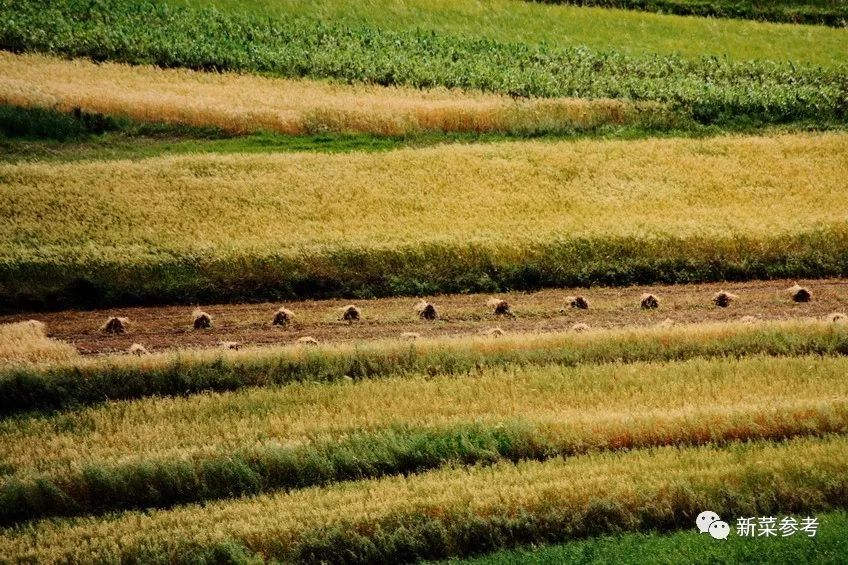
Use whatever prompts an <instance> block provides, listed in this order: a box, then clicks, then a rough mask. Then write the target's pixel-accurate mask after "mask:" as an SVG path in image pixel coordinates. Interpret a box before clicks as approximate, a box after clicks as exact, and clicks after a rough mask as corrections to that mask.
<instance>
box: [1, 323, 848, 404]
mask: <svg viewBox="0 0 848 565" xmlns="http://www.w3.org/2000/svg"><path fill="white" fill-rule="evenodd" d="M846 352H848V330H846V329H845V326H844V324H831V323H823V322H812V323H782V324H781V323H776V324H771V323H769V324H762V325H755V326H749V325H744V324H741V325H740V324H724V325H722V324H715V325H706V326H704V327H697V326H693V327H689V328H687V327H680V328H669V329H666V328H646V329H635V330H632V329H631V330H614V331H609V332H590V333H587V334H573V333H569V334H547V335H523V336H522V335H516V336H507V337H504V338H502V339H491V338H470V339H469V338H465V339H457V340H450V339H448V340H432V341H422V342H413V343H402V342H397V341H394V342H383V343H373V344H367V345H337V346H319V347H312V348H303V347H276V348H266V349H254V350H242V351H226V352H225V351H206V352H175V353H166V354H157V355H149V356H144V357H141V358H128V357H126V356H117V357H104V358H100V359H95V360H85V359H83V360H80V361H78V362H70V363H63V364H56V365H46V366H31V367H27V366H21V367H9V368H5V369H3V370H2V371H0V416H3V417H7V416H10V415H12V414H15V413H19V412H25V411H32V410H53V409H60V408H67V407H73V406H80V405H87V404H97V403H101V402H104V401H107V400H110V399H111V400H121V399H133V398H142V397H145V396H152V395H174V396H178V395H184V394H191V393H197V392H202V391H209V390H211V391H227V390H236V389H240V388H244V387H253V386H267V385H278V384H286V383H291V382H303V381H314V382H331V381H338V380H340V379H344V377H348V378H352V379H363V378H375V377H386V376H390V375H396V374H408V373H413V374H414V373H431V374H435V373H439V374H463V373H469V372H473V371H475V370H478V369H479V368H482V367H497V366H503V365H507V364H519V365H543V364H557V365H565V366H569V365H577V364H583V363H607V362H617V361H618V362H626V363H630V362H637V361H673V360H685V359H691V358H694V357H717V356H743V355H758V354H760V355H807V354H819V355H841V354H845V353H846Z"/></svg>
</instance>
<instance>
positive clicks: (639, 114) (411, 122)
mask: <svg viewBox="0 0 848 565" xmlns="http://www.w3.org/2000/svg"><path fill="white" fill-rule="evenodd" d="M0 102H2V103H5V104H13V105H17V106H23V107H39V108H55V109H59V110H62V111H65V112H71V111H73V110H74V109H77V108H79V109H82V110H84V111H86V112H93V113H99V114H106V115H110V116H124V117H128V118H132V119H135V120H139V121H145V122H166V123H172V124H182V125H189V126H198V127H210V126H212V127H217V128H221V129H223V130H225V131H228V132H232V133H250V132H257V131H263V130H264V131H273V132H278V133H284V134H310V133H326V132H340V133H370V134H376V135H404V134H410V133H416V132H475V133H496V132H503V133H521V132H539V131H550V132H556V131H564V130H568V129H588V128H593V127H597V126H600V125H606V124H619V125H620V124H628V123H636V122H639V121H640V120H646V119H650V120H652V121H653V122H657V121H659V120H662V119H664V118H663V117H664V116H665V114H666V112H665V110H664V109H663V108H662V107H661V106H659V105H657V104H641V103H640V104H634V103H628V102H622V101H618V100H578V99H544V100H543V99H536V100H514V99H512V98H510V97H509V96H502V95H496V94H483V93H479V92H464V91H457V90H447V89H433V90H417V89H412V88H401V87H383V86H365V85H357V86H351V85H341V84H331V83H328V82H322V81H316V80H288V79H280V78H269V77H260V76H251V75H242V74H235V73H204V72H196V71H190V70H184V69H160V68H156V67H149V66H129V65H122V64H115V63H101V64H95V63H92V62H91V61H87V60H79V59H78V60H72V61H69V60H64V59H59V58H55V57H48V56H43V55H32V54H25V55H15V54H12V53H0ZM668 114H669V117H666V118H665V119H667V120H668V121H669V122H670V121H671V119H672V118H671V117H670V112H669V113H668Z"/></svg>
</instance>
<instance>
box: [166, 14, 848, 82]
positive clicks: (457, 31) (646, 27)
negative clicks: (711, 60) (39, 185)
mask: <svg viewBox="0 0 848 565" xmlns="http://www.w3.org/2000/svg"><path fill="white" fill-rule="evenodd" d="M584 1H585V2H595V1H597V2H610V3H612V2H619V3H622V4H623V3H627V4H630V5H633V4H646V3H651V2H653V3H659V2H663V3H667V4H672V3H674V4H677V5H689V6H694V5H696V4H698V5H699V7H703V6H705V5H707V4H709V5H711V6H713V7H717V5H719V4H721V5H722V6H727V5H729V4H732V3H735V4H737V5H740V6H741V5H744V4H749V5H752V8H753V7H754V6H764V5H767V6H768V11H769V12H771V13H780V12H784V13H792V12H793V10H794V9H795V8H796V7H799V6H802V5H804V6H806V9H799V10H798V11H799V12H800V11H802V10H803V11H806V12H807V13H813V12H818V13H827V14H829V15H832V16H836V17H837V18H838V14H844V13H845V11H846V7H845V4H844V2H839V1H832V0H778V1H776V2H770V1H768V0H694V1H693V0H576V1H575V2H574V3H575V4H578V3H581V2H584ZM171 3H172V4H176V5H181V6H191V7H208V6H213V7H216V8H218V9H220V10H221V11H223V12H225V13H249V14H251V15H254V16H258V17H263V18H268V17H270V18H279V19H284V18H293V17H294V18H297V17H304V18H309V19H317V20H319V21H322V22H324V23H338V24H342V25H346V26H350V27H363V26H367V27H373V28H380V29H387V30H392V31H413V30H416V29H423V30H428V31H429V30H432V31H436V32H437V33H439V34H445V35H450V36H455V37H465V38H469V37H474V38H481V37H482V38H486V39H491V40H495V41H499V42H506V43H523V44H527V45H538V44H540V43H544V44H546V45H549V46H554V47H575V46H581V45H582V46H586V47H589V48H590V49H593V50H596V51H617V52H621V53H626V54H628V55H634V56H653V55H656V54H659V55H670V54H681V55H683V56H684V57H689V58H696V59H697V58H700V57H703V56H715V57H722V56H727V57H729V58H730V59H733V60H737V61H745V60H749V59H771V60H777V61H793V62H794V63H795V64H812V65H823V66H826V65H833V64H840V63H842V62H844V58H845V55H844V54H845V52H846V46H845V39H844V38H845V33H846V30H844V29H828V28H822V27H811V26H797V25H796V26H793V25H781V24H767V23H758V22H751V21H740V20H717V19H714V18H710V19H707V18H691V17H679V16H668V15H659V14H652V13H645V12H635V11H630V10H619V9H605V8H599V7H598V8H593V7H588V8H581V7H576V6H569V5H564V6H555V5H546V4H544V3H533V2H521V1H517V0H487V1H486V2H480V1H475V0H360V1H358V2H351V1H350V0H313V1H312V2H301V1H299V0H175V1H174V2H171ZM568 3H569V2H566V4H568ZM790 4H792V5H793V6H791V7H790V6H789V5H790ZM824 4H826V5H827V7H823V6H822V5H824ZM814 5H819V6H822V9H821V11H819V10H817V9H816V7H814ZM754 9H756V8H754ZM667 12H670V10H667ZM837 25H838V20H837Z"/></svg>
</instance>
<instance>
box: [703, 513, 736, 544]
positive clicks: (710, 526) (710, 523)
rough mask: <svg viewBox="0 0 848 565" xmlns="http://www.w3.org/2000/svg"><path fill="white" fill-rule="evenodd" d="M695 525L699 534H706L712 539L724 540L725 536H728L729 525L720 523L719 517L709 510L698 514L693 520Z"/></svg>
mask: <svg viewBox="0 0 848 565" xmlns="http://www.w3.org/2000/svg"><path fill="white" fill-rule="evenodd" d="M695 525H696V526H697V527H698V531H699V532H701V533H702V534H704V533H708V534H710V535H711V536H712V537H713V538H714V539H723V540H726V539H727V536H729V535H730V524H728V523H727V522H722V520H721V518H719V515H718V514H716V513H715V512H712V511H710V510H706V511H704V512H701V513H700V514H698V517H697V518H695Z"/></svg>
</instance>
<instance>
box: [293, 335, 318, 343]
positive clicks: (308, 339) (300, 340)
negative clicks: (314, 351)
mask: <svg viewBox="0 0 848 565" xmlns="http://www.w3.org/2000/svg"><path fill="white" fill-rule="evenodd" d="M297 344H298V345H318V340H317V339H315V338H314V337H312V336H310V335H305V336H303V337H301V338H298V340H297Z"/></svg>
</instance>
